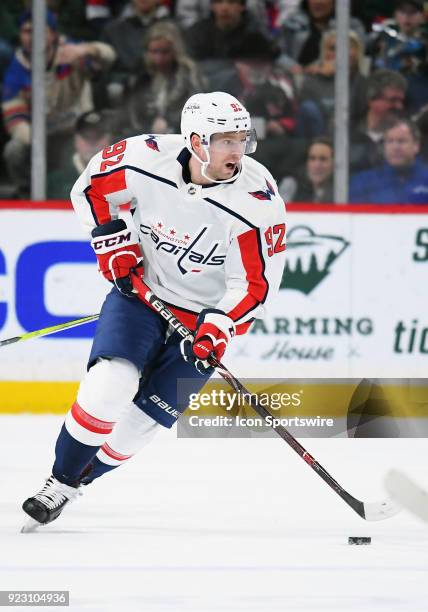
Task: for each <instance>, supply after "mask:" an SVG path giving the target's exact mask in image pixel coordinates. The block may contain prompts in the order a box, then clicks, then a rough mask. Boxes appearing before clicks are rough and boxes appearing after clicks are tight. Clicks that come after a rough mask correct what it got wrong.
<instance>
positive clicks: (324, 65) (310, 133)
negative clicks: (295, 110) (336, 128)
mask: <svg viewBox="0 0 428 612" xmlns="http://www.w3.org/2000/svg"><path fill="white" fill-rule="evenodd" d="M363 61H364V53H363V45H362V43H361V41H360V39H359V38H358V36H357V34H356V33H355V32H352V31H350V32H349V69H350V75H349V77H350V83H349V86H350V112H351V121H352V119H354V118H355V117H358V116H361V114H362V113H363V112H364V108H365V99H366V81H367V79H366V77H365V76H363V74H362V68H363ZM335 74H336V32H335V31H334V30H329V31H327V32H324V34H323V37H322V42H321V55H320V58H319V60H318V61H316V62H314V63H313V64H310V65H309V66H307V68H306V75H305V76H304V78H303V82H302V86H301V91H300V96H299V99H300V102H301V104H300V118H299V134H300V135H301V136H305V137H309V138H313V137H315V136H321V135H322V134H326V133H327V131H329V127H330V124H331V123H332V120H333V113H334V104H335V85H334V83H335Z"/></svg>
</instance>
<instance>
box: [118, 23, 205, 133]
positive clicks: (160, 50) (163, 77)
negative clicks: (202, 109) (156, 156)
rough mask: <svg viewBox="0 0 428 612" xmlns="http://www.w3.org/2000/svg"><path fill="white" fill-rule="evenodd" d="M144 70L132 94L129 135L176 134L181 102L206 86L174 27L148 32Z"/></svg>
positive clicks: (158, 27)
mask: <svg viewBox="0 0 428 612" xmlns="http://www.w3.org/2000/svg"><path fill="white" fill-rule="evenodd" d="M144 68H145V70H144V71H143V73H142V74H141V75H140V78H139V80H138V83H137V86H136V88H135V90H134V91H133V92H132V94H131V102H130V104H129V108H128V113H127V114H126V118H127V122H128V123H127V125H128V128H130V130H131V133H132V134H140V133H155V134H166V133H175V132H179V131H180V118H181V110H182V108H183V105H184V102H185V101H186V100H187V99H188V98H189V97H190V96H191V95H192V94H194V93H197V92H201V91H204V90H205V83H204V80H203V78H202V76H201V74H200V72H199V69H198V67H197V66H196V64H195V62H194V61H193V60H192V59H190V57H189V56H188V55H187V54H186V51H185V48H184V43H183V40H182V37H181V34H180V32H179V30H178V28H177V27H176V26H175V25H174V24H173V23H168V22H163V23H157V24H155V25H154V26H152V27H151V28H150V30H149V31H148V33H147V36H146V39H145V42H144Z"/></svg>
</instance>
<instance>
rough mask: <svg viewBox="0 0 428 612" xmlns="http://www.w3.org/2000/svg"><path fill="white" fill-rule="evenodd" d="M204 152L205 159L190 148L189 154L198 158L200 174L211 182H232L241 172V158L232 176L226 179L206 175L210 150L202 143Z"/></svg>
mask: <svg viewBox="0 0 428 612" xmlns="http://www.w3.org/2000/svg"><path fill="white" fill-rule="evenodd" d="M202 147H203V149H204V151H205V154H206V156H207V161H203V160H202V159H201V158H200V157H199V155H197V154H196V153H195V151H194V150H193V149H191V150H190V152H191V154H192V155H193V156H194V157H195V158H196V159H197V160H198V162H199V163H200V164H201V174H202V176H203V177H204V178H206V179H207V180H208V181H211V183H220V184H221V183H232V182H233V181H236V179H237V178H238V176H239V175H240V174H241V171H242V158H241V161H240V162H239V164H237V165H238V172H237V173H236V174H234V175H233V176H231V177H230V178H228V179H219V180H217V179H214V178H212V177H211V176H209V175H208V173H207V168H208V166H209V165H210V152H209V150H208V146H207V145H202Z"/></svg>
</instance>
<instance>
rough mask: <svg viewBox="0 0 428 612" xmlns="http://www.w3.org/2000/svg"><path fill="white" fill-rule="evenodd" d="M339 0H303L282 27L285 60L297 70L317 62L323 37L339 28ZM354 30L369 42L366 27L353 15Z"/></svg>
mask: <svg viewBox="0 0 428 612" xmlns="http://www.w3.org/2000/svg"><path fill="white" fill-rule="evenodd" d="M334 9H335V0H303V2H302V6H301V9H300V10H299V11H297V12H296V13H295V14H294V15H292V16H291V17H290V18H289V19H288V20H287V21H286V22H285V23H284V25H283V26H282V28H281V30H280V33H279V36H280V41H281V46H282V51H283V55H282V57H281V62H282V63H283V65H284V66H285V67H287V68H289V69H293V72H296V73H299V72H301V71H302V67H305V66H308V65H309V64H312V63H313V62H315V61H316V60H317V59H318V57H319V55H320V45H321V36H322V34H323V32H325V31H326V30H332V29H334V27H335V21H334V12H335V10H334ZM350 29H351V30H353V31H354V32H356V34H357V35H358V37H359V38H360V40H362V41H365V30H364V26H363V24H362V23H361V21H360V20H359V19H355V18H353V17H352V18H351V22H350Z"/></svg>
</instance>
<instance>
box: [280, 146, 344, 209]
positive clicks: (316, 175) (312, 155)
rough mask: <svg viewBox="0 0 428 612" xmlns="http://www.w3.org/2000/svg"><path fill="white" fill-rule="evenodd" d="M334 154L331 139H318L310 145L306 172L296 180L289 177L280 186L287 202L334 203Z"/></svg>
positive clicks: (300, 174)
mask: <svg viewBox="0 0 428 612" xmlns="http://www.w3.org/2000/svg"><path fill="white" fill-rule="evenodd" d="M333 172H334V152H333V143H332V141H331V140H330V139H329V138H325V137H320V138H316V139H315V140H313V141H312V143H311V144H310V145H309V148H308V153H307V159H306V166H305V170H304V172H301V173H299V174H297V176H296V177H295V178H294V177H292V176H288V177H285V178H283V179H282V181H281V182H280V184H279V192H280V194H281V196H282V197H283V198H284V201H285V202H290V201H294V202H317V203H322V204H324V203H331V202H333V201H334V185H333Z"/></svg>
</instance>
